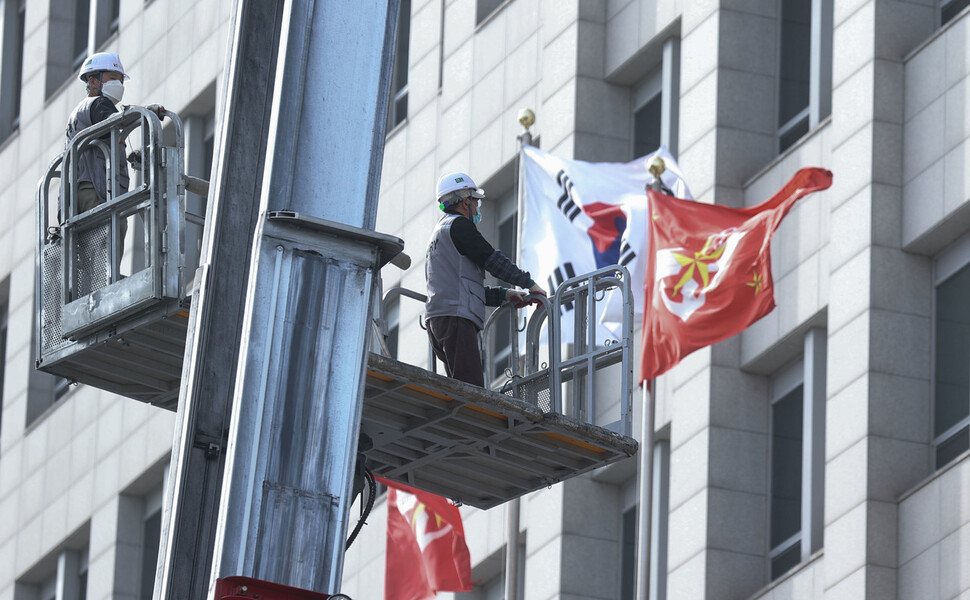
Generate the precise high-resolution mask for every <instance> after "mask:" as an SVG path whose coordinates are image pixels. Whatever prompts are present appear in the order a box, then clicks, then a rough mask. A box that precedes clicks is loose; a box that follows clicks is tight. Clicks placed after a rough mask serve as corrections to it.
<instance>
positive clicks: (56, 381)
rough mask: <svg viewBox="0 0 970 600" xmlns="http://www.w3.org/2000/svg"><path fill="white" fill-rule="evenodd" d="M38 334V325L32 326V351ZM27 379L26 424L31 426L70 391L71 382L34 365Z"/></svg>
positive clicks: (33, 320)
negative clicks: (35, 367)
mask: <svg viewBox="0 0 970 600" xmlns="http://www.w3.org/2000/svg"><path fill="white" fill-rule="evenodd" d="M31 322H32V323H36V319H35V318H32V319H31ZM36 335H37V331H36V327H31V332H30V336H31V341H30V348H31V351H32V352H33V349H34V347H35V346H34V343H35V342H34V340H35V336H36ZM33 358H34V357H33V356H31V365H33ZM27 381H28V387H27V422H26V423H25V426H27V427H29V426H30V424H31V423H33V422H34V421H36V420H37V419H38V418H40V416H41V415H43V414H44V413H45V412H47V410H48V409H50V408H51V407H52V406H54V404H56V403H57V401H58V400H60V399H61V398H62V397H64V396H65V395H66V394H67V392H69V391H70V389H71V382H70V381H69V380H67V379H65V378H63V377H57V376H55V375H50V374H48V373H44V372H42V371H38V370H37V369H34V368H33V367H32V366H31V368H30V373H29V374H28V375H27Z"/></svg>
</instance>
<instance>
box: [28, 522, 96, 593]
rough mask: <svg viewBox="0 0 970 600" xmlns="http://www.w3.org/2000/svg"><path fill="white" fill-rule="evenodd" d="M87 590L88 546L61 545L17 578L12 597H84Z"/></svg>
mask: <svg viewBox="0 0 970 600" xmlns="http://www.w3.org/2000/svg"><path fill="white" fill-rule="evenodd" d="M85 537H87V536H85ZM87 593H88V553H87V550H74V549H64V550H59V551H56V552H55V553H53V554H52V555H49V556H48V557H47V558H45V559H44V560H43V561H41V562H40V563H39V564H38V565H37V567H35V568H33V569H30V570H29V571H28V572H27V573H26V574H25V575H24V576H23V577H22V578H21V579H20V580H18V581H17V583H16V586H15V589H14V594H13V597H14V599H15V600H35V599H36V600H86V598H87Z"/></svg>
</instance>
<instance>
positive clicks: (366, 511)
mask: <svg viewBox="0 0 970 600" xmlns="http://www.w3.org/2000/svg"><path fill="white" fill-rule="evenodd" d="M364 481H366V482H367V502H366V503H365V504H364V505H363V506H362V507H361V509H360V518H359V519H357V525H356V526H355V527H354V530H353V531H352V532H351V533H350V537H348V538H347V546H346V547H345V548H344V551H345V552H346V551H347V550H350V546H351V545H352V544H353V543H354V540H355V539H357V534H359V533H360V530H361V529H363V527H364V524H365V523H366V521H367V517H368V515H370V511H371V509H372V508H374V500H375V499H376V498H377V482H376V481H375V480H374V474H373V473H371V472H370V469H368V468H367V467H364Z"/></svg>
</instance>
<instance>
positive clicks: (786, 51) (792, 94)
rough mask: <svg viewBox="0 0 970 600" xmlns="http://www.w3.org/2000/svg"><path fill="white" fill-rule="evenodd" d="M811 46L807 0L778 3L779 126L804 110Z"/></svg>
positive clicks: (809, 14) (807, 92)
mask: <svg viewBox="0 0 970 600" xmlns="http://www.w3.org/2000/svg"><path fill="white" fill-rule="evenodd" d="M811 47H812V3H811V1H810V0H782V2H781V69H780V81H779V93H778V97H779V106H778V126H779V127H783V126H784V125H785V124H786V123H788V122H789V121H791V120H792V119H793V118H795V116H796V115H798V113H800V112H801V111H802V110H804V109H805V108H806V107H808V104H809V72H810V69H811Z"/></svg>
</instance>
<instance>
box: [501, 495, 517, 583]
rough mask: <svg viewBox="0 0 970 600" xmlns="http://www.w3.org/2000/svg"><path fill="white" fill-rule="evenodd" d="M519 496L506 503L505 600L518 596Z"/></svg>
mask: <svg viewBox="0 0 970 600" xmlns="http://www.w3.org/2000/svg"><path fill="white" fill-rule="evenodd" d="M519 502H520V500H519V498H515V499H514V500H510V501H509V502H507V503H506V505H505V506H506V513H505V519H506V528H507V536H506V542H505V600H517V599H518V597H519V585H518V583H519V509H520V505H519Z"/></svg>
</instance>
